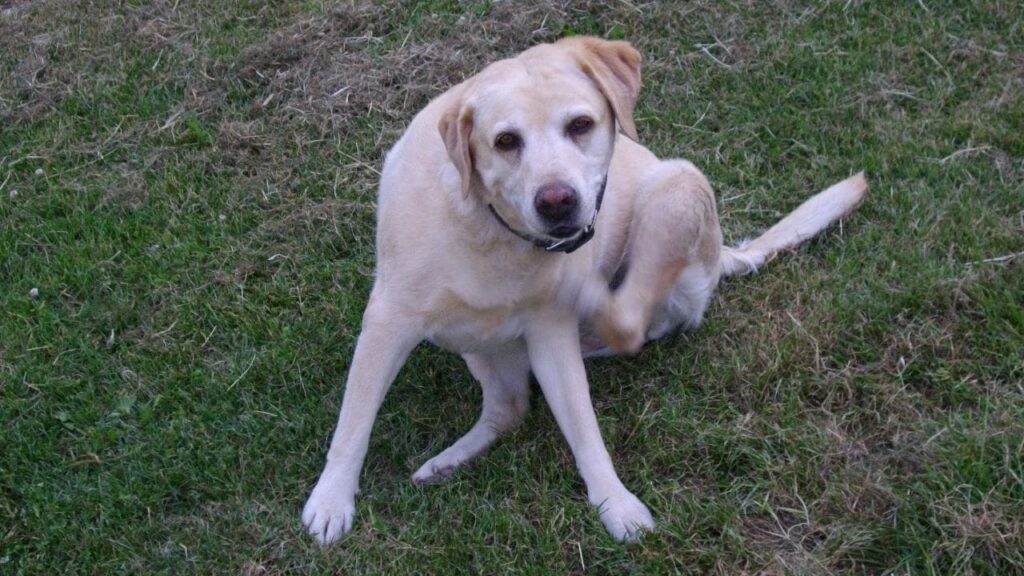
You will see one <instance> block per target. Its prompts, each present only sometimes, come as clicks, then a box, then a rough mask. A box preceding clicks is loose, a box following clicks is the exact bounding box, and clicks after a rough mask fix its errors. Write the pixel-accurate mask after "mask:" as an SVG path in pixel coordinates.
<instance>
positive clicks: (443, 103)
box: [302, 38, 866, 544]
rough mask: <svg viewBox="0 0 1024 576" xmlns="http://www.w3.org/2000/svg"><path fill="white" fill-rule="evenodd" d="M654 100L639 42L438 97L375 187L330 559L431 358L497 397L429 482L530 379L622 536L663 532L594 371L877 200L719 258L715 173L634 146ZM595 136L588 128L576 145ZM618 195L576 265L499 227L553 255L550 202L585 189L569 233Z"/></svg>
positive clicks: (586, 44) (324, 539) (457, 459)
mask: <svg viewBox="0 0 1024 576" xmlns="http://www.w3.org/2000/svg"><path fill="white" fill-rule="evenodd" d="M639 88H640V56H639V54H638V53H637V52H636V51H635V50H634V49H633V48H632V47H631V46H630V45H629V44H627V43H625V42H608V41H603V40H598V39H594V38H573V39H566V40H562V41H560V42H558V43H555V44H546V45H540V46H536V47H534V48H531V49H530V50H527V51H526V52H523V53H522V54H520V55H519V56H518V57H516V58H514V59H510V60H503V61H500V62H497V63H494V64H492V65H490V66H488V67H487V68H486V69H484V70H483V71H482V72H480V73H479V74H478V75H476V76H474V77H472V78H470V79H468V80H466V81H465V82H463V83H462V84H459V85H458V86H455V87H454V88H452V89H450V90H448V91H447V92H445V93H444V94H442V95H441V96H440V97H438V98H437V99H435V100H434V101H432V102H431V103H430V104H429V105H428V106H427V107H426V108H425V109H424V110H423V111H421V112H420V113H419V114H418V115H417V116H416V118H414V119H413V121H412V123H411V124H410V125H409V128H408V130H407V131H406V132H405V134H404V135H403V136H402V138H401V139H400V140H399V141H398V142H397V143H396V144H395V146H394V148H392V150H391V151H390V153H389V154H388V156H387V159H386V161H385V163H384V169H383V175H382V177H381V183H380V197H379V203H378V227H377V275H376V281H375V283H374V287H373V291H372V293H371V295H370V300H369V304H368V306H367V308H366V311H365V314H364V317H363V326H362V332H361V334H360V336H359V341H358V343H357V345H356V350H355V355H354V357H353V359H352V364H351V366H350V369H349V374H348V382H347V384H346V387H345V395H344V399H343V402H342V407H341V413H340V415H339V419H338V425H337V429H336V431H335V433H334V438H333V440H332V442H331V446H330V449H329V451H328V454H327V463H326V465H325V467H324V470H323V473H322V475H321V476H320V480H319V482H317V485H316V487H315V488H314V489H313V492H312V495H311V496H310V497H309V500H308V502H307V503H306V506H305V509H304V510H303V514H302V520H303V523H304V524H305V525H306V526H307V527H308V529H309V531H310V533H312V534H313V535H314V536H315V537H316V539H317V540H318V541H319V542H320V543H322V544H326V543H330V542H332V541H335V540H337V539H338V538H340V537H341V536H342V535H343V534H345V533H346V532H348V531H349V530H350V529H351V528H352V523H353V518H354V516H355V496H356V493H357V491H358V485H359V473H360V469H361V468H362V464H363V458H364V456H365V455H366V450H367V444H368V442H369V438H370V430H371V428H372V425H373V421H374V419H375V417H376V414H377V411H378V409H379V407H380V405H381V402H382V401H383V399H384V395H385V393H386V392H387V390H388V388H389V386H390V385H391V382H392V381H393V380H394V378H395V375H396V374H397V373H398V370H399V368H400V367H401V366H402V364H403V363H404V362H405V359H406V357H407V355H408V354H409V352H410V351H411V350H412V349H413V347H415V346H416V345H417V344H418V343H419V342H421V341H422V340H431V341H433V342H435V343H437V344H439V345H441V346H443V347H445V348H448V349H451V350H454V351H456V352H459V353H460V354H462V356H463V358H464V359H465V360H466V364H467V365H468V366H469V369H470V372H472V374H473V376H474V377H475V378H476V379H477V380H479V382H480V384H481V386H482V388H483V410H482V413H481V415H480V419H479V421H478V422H477V423H476V425H475V426H473V428H472V429H471V430H470V431H469V432H468V433H467V434H466V435H465V436H463V437H462V438H461V439H459V440H458V441H457V442H455V444H453V445H452V446H451V447H449V448H448V449H447V450H444V451H443V452H441V453H440V454H438V455H437V456H435V457H434V458H432V459H430V460H429V461H428V462H426V463H425V464H424V465H423V466H422V467H421V468H420V469H419V470H417V471H416V472H415V474H413V480H414V481H416V482H418V483H428V482H433V481H437V480H441V479H443V478H444V477H446V476H448V475H449V474H451V473H452V471H454V470H455V469H456V468H458V467H459V466H461V465H463V464H465V463H466V462H468V461H469V460H470V459H472V458H474V457H475V456H477V455H479V454H480V453H482V452H483V451H484V450H485V449H486V448H487V447H488V446H489V445H490V444H491V443H492V442H494V440H495V439H496V438H497V437H498V436H499V435H500V434H501V433H503V432H505V431H507V430H509V429H511V428H513V427H515V426H516V425H517V424H519V422H520V421H521V420H522V418H523V415H524V414H525V412H526V410H527V407H528V395H529V387H528V378H529V374H530V372H531V370H532V372H533V373H534V374H535V376H536V378H537V380H538V382H539V384H540V387H541V389H542V391H543V393H544V396H545V398H546V399H547V403H548V405H549V406H550V408H551V411H552V412H553V414H554V416H555V420H556V421H557V423H558V425H559V427H560V428H561V430H562V433H563V434H564V435H565V437H566V439H567V440H568V442H569V446H570V447H571V448H572V452H573V455H574V456H575V459H576V463H577V466H578V468H579V471H580V474H581V475H582V477H583V480H584V481H585V483H586V487H587V492H588V498H589V500H590V502H591V504H593V505H594V506H596V507H597V508H598V513H599V514H600V518H601V521H602V522H603V523H604V525H605V526H606V527H607V529H608V531H609V532H610V533H611V535H612V536H613V537H614V538H616V539H618V540H622V539H627V538H630V537H633V536H635V535H636V534H638V533H639V531H642V530H645V529H651V528H653V527H654V520H653V518H652V517H651V513H650V511H649V510H648V509H647V507H646V506H645V505H644V504H643V503H642V502H641V501H640V500H639V499H638V498H637V497H636V496H634V495H633V494H632V493H631V492H630V491H629V490H628V489H627V488H626V487H625V486H624V485H623V483H622V482H621V481H620V480H619V477H618V475H617V474H616V472H615V469H614V467H613V466H612V461H611V458H610V457H609V455H608V452H607V450H606V449H605V446H604V443H603V441H602V439H601V434H600V430H599V429H598V425H597V419H596V417H595V415H594V410H593V407H592V405H591V400H590V392H589V388H588V384H587V377H586V372H585V370H584V366H583V356H584V354H601V353H613V352H635V351H636V350H638V349H639V348H640V346H641V345H642V344H643V343H644V342H646V341H648V340H651V339H654V338H658V337H661V336H663V335H665V334H668V333H669V332H671V331H673V330H675V329H677V328H680V327H682V328H693V327H695V326H697V325H698V324H699V323H700V321H701V319H702V317H703V314H704V310H705V308H706V306H707V304H708V301H709V299H710V297H711V294H712V292H713V290H714V288H715V286H716V285H717V283H718V280H719V278H720V277H722V276H724V275H729V274H736V273H745V272H751V271H753V270H755V269H756V268H757V267H758V266H760V265H762V264H763V263H764V262H765V261H766V260H767V259H768V258H770V257H771V256H772V255H773V254H775V253H776V252H778V251H779V250H782V249H785V248H789V247H791V246H794V245H796V244H798V243H799V242H801V241H803V240H805V239H807V238H809V237H810V236H813V235H814V234H816V233H818V232H820V231H821V230H822V229H824V228H825V227H826V226H828V225H829V224H830V223H832V222H833V221H835V220H836V219H838V218H840V217H841V216H842V215H844V214H845V213H847V212H848V211H849V210H851V209H852V208H853V207H854V206H855V205H856V204H857V203H858V202H859V201H860V199H861V197H862V195H863V194H864V191H865V190H866V181H865V180H864V177H863V175H861V174H858V175H856V176H854V177H852V178H849V179H847V180H845V181H843V182H840V183H839V184H836V185H834V186H832V187H830V188H828V189H827V190H825V191H824V192H822V193H820V194H818V195H817V196H815V197H813V198H811V199H810V200H808V201H807V202H805V203H804V204H803V205H802V206H800V207H799V208H798V209H797V210H796V211H794V212H793V213H792V214H790V215H789V216H787V217H786V218H785V219H783V220H782V221H781V222H780V223H779V224H777V225H776V226H774V227H773V228H771V229H770V230H769V231H768V232H767V233H765V234H764V235H763V236H761V237H760V238H758V239H756V240H754V241H752V242H750V243H748V244H746V245H745V246H744V247H742V248H727V247H723V246H722V237H721V232H720V231H719V225H718V217H717V214H716V211H715V200H714V196H713V193H712V190H711V187H710V185H709V184H708V182H707V180H706V179H705V178H704V176H703V175H702V174H701V172H700V171H699V170H698V169H697V168H696V167H694V165H693V164H691V163H690V162H687V161H685V160H669V161H660V160H658V159H657V158H656V157H655V156H654V155H653V154H651V153H650V152H649V151H648V150H647V149H646V148H644V147H643V146H641V145H639V144H637V143H636V141H635V140H636V131H635V128H634V125H633V119H632V110H633V106H634V104H635V102H636V97H637V94H638V92H639ZM580 117H585V118H589V119H590V120H591V121H592V127H591V128H589V129H588V130H586V131H585V133H583V134H576V133H570V132H571V131H570V130H569V128H567V127H568V126H569V125H570V123H571V122H573V120H574V119H577V118H580ZM619 130H621V131H622V132H624V133H625V134H622V133H620V132H619ZM506 132H507V133H513V134H515V135H517V136H518V137H519V138H520V145H519V147H518V148H516V149H515V150H511V151H509V150H502V149H499V147H497V146H496V139H497V137H498V135H500V134H502V133H506ZM606 176H607V192H606V194H605V198H604V204H603V206H602V207H601V210H600V212H599V215H598V217H597V220H596V235H595V237H594V239H593V240H592V241H591V242H590V243H588V244H585V245H583V246H582V247H581V248H579V249H578V250H577V251H575V252H573V253H571V254H563V253H552V252H546V251H544V250H542V249H540V248H538V247H536V246H534V245H533V244H531V243H529V242H527V241H526V240H524V239H522V238H521V237H519V236H517V235H515V234H513V233H512V232H511V231H510V230H509V228H507V227H506V226H504V225H502V224H501V223H499V222H498V220H497V218H495V216H494V214H492V213H491V208H490V206H493V209H494V210H495V211H496V212H497V213H498V214H500V215H501V217H502V218H503V219H505V220H506V221H507V223H508V226H509V227H511V228H513V229H515V230H517V231H519V232H521V233H525V234H529V235H532V236H535V237H539V238H548V237H550V236H551V234H552V233H553V231H552V229H551V227H550V223H549V222H547V221H545V220H544V218H542V217H541V216H540V215H539V214H538V210H537V208H535V204H534V203H535V200H536V197H537V194H538V190H540V189H541V188H542V187H544V186H545V185H548V184H551V183H560V184H564V185H567V186H570V187H571V188H572V189H574V190H575V191H576V193H577V194H578V210H577V211H576V213H575V216H573V217H572V218H571V219H570V220H571V224H572V225H573V226H577V227H579V226H583V225H585V224H586V223H587V222H589V221H590V219H591V218H592V217H593V215H594V212H595V210H597V205H598V194H599V190H600V188H601V182H602V181H603V180H604V179H605V177H606Z"/></svg>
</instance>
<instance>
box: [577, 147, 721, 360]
mask: <svg viewBox="0 0 1024 576" xmlns="http://www.w3.org/2000/svg"><path fill="white" fill-rule="evenodd" d="M635 202H636V205H635V206H634V208H633V213H634V217H633V221H632V222H631V223H630V231H629V241H628V243H627V246H626V258H627V260H628V262H629V270H628V271H627V272H626V275H625V279H624V280H623V281H622V284H621V285H620V286H619V287H618V288H617V289H615V290H614V291H613V292H612V293H611V294H610V295H609V297H608V298H607V299H606V300H605V301H604V302H603V303H602V304H601V305H599V306H598V307H597V311H596V313H595V314H594V316H593V318H592V319H591V321H592V322H593V325H594V328H595V329H596V331H597V333H598V334H599V335H600V336H601V338H602V339H603V340H604V342H605V343H607V344H608V346H610V347H611V348H612V349H613V350H615V351H616V352H628V353H634V352H636V351H638V350H639V349H640V347H641V346H642V345H643V344H644V342H646V341H648V340H650V339H653V338H659V337H661V336H663V335H664V334H666V333H667V332H668V331H670V330H672V329H674V328H675V327H677V326H680V325H686V326H690V327H692V326H696V325H697V324H699V323H700V321H701V319H702V317H703V315H704V309H705V308H706V307H707V303H708V300H709V299H710V297H711V293H712V292H713V290H714V288H715V286H716V285H717V283H718V278H719V271H718V269H717V262H718V258H719V251H720V250H721V244H722V238H721V233H720V232H719V229H718V217H717V214H716V212H715V200H714V195H713V193H712V192H711V186H710V185H709V184H708V182H707V180H706V179H705V178H704V176H703V175H702V174H701V173H700V171H698V170H697V169H696V168H695V167H694V166H693V164H691V163H689V162H687V161H685V160H672V161H666V162H661V163H660V164H658V165H657V167H655V168H654V169H653V170H652V171H651V173H650V174H649V175H648V176H647V177H646V178H644V179H643V182H642V184H641V189H640V190H638V191H637V194H636V200H635Z"/></svg>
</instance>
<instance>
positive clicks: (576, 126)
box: [566, 116, 594, 136]
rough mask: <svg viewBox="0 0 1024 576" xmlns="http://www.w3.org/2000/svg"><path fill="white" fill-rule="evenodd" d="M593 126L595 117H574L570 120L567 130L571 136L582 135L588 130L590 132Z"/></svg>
mask: <svg viewBox="0 0 1024 576" xmlns="http://www.w3.org/2000/svg"><path fill="white" fill-rule="evenodd" d="M593 127H594V120H593V119H591V118H588V117H586V116H580V117H578V118H574V119H573V121H572V122H569V126H567V127H566V132H568V133H569V135H570V136H582V135H584V134H586V133H587V132H590V129H591V128H593Z"/></svg>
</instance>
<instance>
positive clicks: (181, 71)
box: [0, 0, 1024, 575]
mask: <svg viewBox="0 0 1024 576" xmlns="http://www.w3.org/2000/svg"><path fill="white" fill-rule="evenodd" d="M382 4H383V3H382ZM386 4H387V7H381V6H375V5H374V4H373V3H369V2H347V3H346V2H343V3H340V4H336V5H324V4H321V3H316V2H298V1H287V2H276V3H263V2H256V1H252V0H248V1H239V2H196V1H194V0H180V1H175V2H170V1H157V2H137V1H136V2H128V3H115V2H108V1H96V2H82V1H75V0H66V1H61V0H41V1H38V2H28V1H26V0H14V1H13V2H11V1H5V2H0V421H2V422H3V423H4V425H5V431H4V434H3V441H2V442H0V573H5V574H6V573H12V574H20V573H24V574H55V573H73V574H83V573H84V574H110V573H163V572H173V573H199V574H211V573H218V574H219V573H241V574H248V575H255V574H277V573H287V572H300V573H306V572H337V573H347V574H370V573H381V574H400V573H420V574H423V573H437V574H440V573H445V574H447V573H467V574H498V573H513V574H519V573H529V574H567V573H579V574H581V573H598V574H600V573H645V574H664V573H675V572H678V573H695V574H703V573H715V574H744V573H746V574H833V573H834V574H879V573H891V574H918V573H921V574H999V575H1003V574H1011V573H1024V384H1022V382H1024V360H1022V358H1024V29H1022V22H1024V8H1022V6H1021V4H1020V3H1019V2H1012V1H1002V0H985V1H981V2H973V3H958V2H951V1H948V2H939V1H932V0H923V1H921V2H903V3H870V2H843V3H836V2H822V3H802V2H797V1H795V0H778V1H775V2H771V3H763V2H753V1H745V0H740V1H738V2H729V3H725V2H706V1H701V2H693V3H668V2H665V3H641V2H636V3H632V2H625V1H609V2H595V1H590V2H572V3H569V2H559V1H551V2H524V3H520V2H516V3H513V2H507V1H506V2H494V3H490V2H474V3H458V2H451V1H440V0H437V1H428V2H401V3H397V2H396V3H386ZM968 4H969V6H968ZM584 33H585V34H596V35H600V36H604V37H608V38H625V39H628V40H630V41H631V42H633V43H634V44H635V45H636V46H637V48H638V49H640V51H641V52H642V53H643V54H644V56H645V68H644V82H645V86H644V90H643V92H642V94H641V102H640V105H639V109H638V111H637V120H638V122H637V123H638V128H639V130H640V133H641V137H642V140H643V141H644V142H645V143H646V144H647V145H648V146H649V147H651V148H652V149H653V150H654V151H655V152H657V153H658V154H660V155H662V156H682V157H687V158H689V159H691V160H693V161H694V162H696V163H697V164H698V165H700V166H701V167H702V168H703V169H704V170H705V171H706V173H707V175H708V177H709V178H710V180H711V181H712V183H713V184H714V185H715V186H716V189H717V192H718V198H719V209H720V213H721V216H722V220H723V226H724V229H725V233H726V236H727V238H728V239H729V241H731V242H735V241H738V240H740V239H741V238H743V237H744V236H747V235H752V234H755V233H756V232H757V231H758V230H760V229H763V228H764V227H765V226H767V225H769V224H771V223H772V222H774V221H775V220H776V219H778V218H779V217H780V216H781V215H783V214H785V213H786V212H787V211H789V210H790V209H792V208H793V207H795V206H796V205H797V204H798V203H799V201H800V200H801V199H802V198H804V197H806V196H808V195H810V194H811V193H813V192H815V191H817V190H819V189H820V188H822V187H823V186H824V185H827V184H829V183H831V182H834V181H837V180H838V179H840V178H842V177H845V176H847V175H849V174H851V173H852V172H854V171H856V170H859V169H861V168H864V169H866V170H867V171H868V173H869V176H870V178H871V183H872V188H871V191H870V192H869V198H868V200H867V201H866V202H865V203H864V204H863V205H862V206H861V208H860V210H859V211H858V212H856V213H855V214H853V215H852V216H851V217H849V218H847V219H846V220H845V221H844V222H843V224H842V225H841V226H839V227H836V228H835V229H833V230H831V231H830V232H828V233H827V234H825V235H824V236H823V237H822V238H820V239H817V240H815V241H813V242H811V243H810V244H809V245H807V246H805V247H804V248H802V249H801V250H799V251H798V252H796V253H794V254H790V255H786V256H785V257H782V258H779V259H778V260H776V261H775V262H773V263H772V264H771V265H770V266H768V267H766V269H765V270H764V271H763V272H761V273H760V274H758V275H755V276H750V277H744V278H739V279H734V280H730V281H728V282H726V283H725V284H724V285H723V286H722V288H721V290H720V292H719V294H718V296H717V297H716V298H715V300H714V303H713V305H712V307H711V309H710V310H709V313H708V320H707V322H706V323H705V324H704V326H702V327H701V328H700V329H699V330H698V331H696V332H694V333H692V334H686V335H680V336H678V337H674V338H670V339H668V340H666V341H664V342H661V343H659V344H657V345H654V346H651V347H649V348H647V349H646V350H645V351H644V352H643V353H642V354H641V355H640V356H639V357H637V358H634V359H611V360H597V361H593V362H591V363H590V364H589V372H590V379H591V385H592V389H593V395H594V402H595V405H596V406H597V408H598V417H599V421H600V423H601V427H602V430H603V432H604V436H605V440H606V441H607V443H608V445H609V448H610V451H611V452H612V455H613V459H614V461H615V462H616V465H617V468H618V470H619V472H620V474H621V475H622V477H623V480H624V481H625V482H626V484H627V485H628V486H629V487H630V488H632V489H634V490H635V491H636V492H637V493H638V495H639V496H640V497H641V498H642V499H643V500H644V501H645V502H647V503H648V504H649V505H650V506H651V507H652V509H653V511H654V513H655V516H656V519H657V521H658V522H659V529H658V531H657V532H655V533H653V534H651V535H649V536H648V537H646V538H644V539H643V540H642V541H641V542H639V543H635V544H629V545H620V544H616V543H614V542H612V541H611V540H610V538H609V537H608V536H607V535H606V533H605V531H604V529H603V527H602V526H601V524H600V522H599V521H598V519H597V517H596V515H595V514H594V513H593V511H592V510H591V509H590V507H589V505H588V504H587V503H586V501H585V498H584V494H583V490H582V484H581V481H580V480H579V479H578V477H577V475H576V471H575V467H574V465H573V463H572V459H571V454H570V453H569V450H568V447H567V445H566V443H565V441H564V440H563V438H562V437H561V434H560V433H559V432H558V429H557V426H556V425H555V423H554V422H553V420H552V418H551V416H550V413H549V412H548V410H547V408H546V406H545V404H544V402H543V400H542V399H537V400H536V401H535V402H534V404H535V406H534V410H532V412H531V414H530V416H529V417H528V421H527V423H526V425H525V426H523V428H522V429H521V430H519V431H517V432H515V433H514V434H512V435H511V436H509V437H508V438H507V439H505V440H504V441H502V442H500V443H499V444H498V445H497V446H496V447H495V449H494V450H492V451H491V453H490V454H489V455H488V456H486V457H485V458H483V459H482V460H480V462H479V463H478V464H476V465H474V466H472V467H470V468H468V469H466V470H464V471H460V472H459V473H458V474H457V475H456V476H455V477H454V478H453V479H452V480H451V481H450V482H448V483H446V484H443V485H439V486H432V487H428V488H418V487H415V486H414V485H412V483H411V482H410V481H409V475H410V474H411V473H412V471H413V470H415V469H416V467H417V466H418V465H419V464H420V463H422V462H423V461H424V460H425V459H426V458H428V457H429V456H430V455H433V454H434V453H436V452H437V451H438V450H440V449H441V448H443V447H444V446H446V445H447V444H449V443H450V442H452V441H454V439H456V438H457V437H458V436H459V435H461V434H462V433H463V432H464V431H465V430H466V429H467V428H468V427H469V426H470V425H471V423H472V422H473V421H474V420H475V418H476V415H477V411H478V410H479V404H480V397H479V396H480V395H479V392H478V388H477V386H476V384H475V383H474V382H473V381H472V378H471V377H470V375H469V374H468V371H467V370H466V369H465V368H464V366H462V365H461V364H460V361H459V360H458V358H456V357H455V356H453V355H450V354H446V353H443V352H440V351H438V350H436V349H432V348H428V347H423V348H421V349H419V350H418V351H417V352H416V353H414V354H413V357H412V358H411V360H410V363H409V365H408V366H407V367H406V368H405V369H404V370H403V371H402V373H401V374H400V376H399V378H398V381H397V382H396V384H395V386H394V387H393V389H392V392H391V395H390V396H389V397H388V399H387V401H386V402H385V405H384V407H383V409H382V410H381V415H380V418H379V420H378V423H377V425H376V426H375V430H374V437H373V440H372V441H371V446H370V452H369V455H368V457H367V463H366V468H365V470H364V475H363V491H362V495H361V498H360V501H359V512H358V518H357V525H356V529H355V530H354V532H353V533H352V535H351V536H349V537H348V538H346V539H345V540H344V541H343V542H342V543H340V544H339V545H337V546H334V547H332V548H329V549H326V550H321V549H319V548H318V547H317V546H316V545H315V544H314V543H313V542H312V540H311V539H310V538H309V537H307V535H306V534H305V533H304V531H303V530H302V528H301V525H300V523H299V512H300V509H301V506H302V504H303V502H304V500H305V497H306V496H307V495H308V492H309V490H310V489H311V487H312V485H313V483H314V482H315V480H316V477H317V474H318V473H319V471H320V467H321V464H322V460H323V457H324V454H325V450H326V440H327V437H328V432H329V431H330V429H331V427H332V426H333V425H334V422H335V417H336V414H337V410H338V407H339V403H340V400H341V393H342V390H341V387H342V383H343V382H344V376H345V372H346V368H347V364H348V361H349V358H350V355H351V352H352V347H353V344H354V341H355V337H356V335H357V331H358V326H359V318H360V314H361V311H362V308H363V306H364V304H365V300H366V297H367V294H368V291H369V286H370V282H371V277H372V271H373V245H372V239H373V212H374V198H375V192H376V178H377V169H378V168H379V165H380V162H381V158H382V156H383V154H384V152H385V151H386V150H387V148H388V146H389V145H390V144H391V143H392V142H393V141H394V140H395V139H396V138H397V136H398V135H399V134H400V132H401V130H402V128H403V126H404V125H405V124H406V123H407V122H408V121H409V120H410V119H411V117H412V116H413V115H414V114H415V113H416V111H417V110H418V109H419V108H421V107H422V106H423V105H424V104H425V103H426V102H427V101H429V99H430V98H431V97H433V96H434V95H436V94H438V93H440V92H441V91H443V90H444V89H445V87H447V86H450V85H452V84H454V83H456V82H458V81H459V80H461V79H462V78H464V77H466V76H468V75H470V74H472V73H473V72H474V71H476V70H479V69H480V68H481V67H483V66H484V65H485V64H486V63H487V62H490V61H492V60H495V59H498V58H501V57H505V56H509V55H513V54H515V53H517V52H519V51H521V50H522V49H524V48H526V47H528V46H530V45H532V44H535V43H537V42H542V41H550V40H554V39H557V38H559V37H562V36H565V35H568V34H584Z"/></svg>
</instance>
